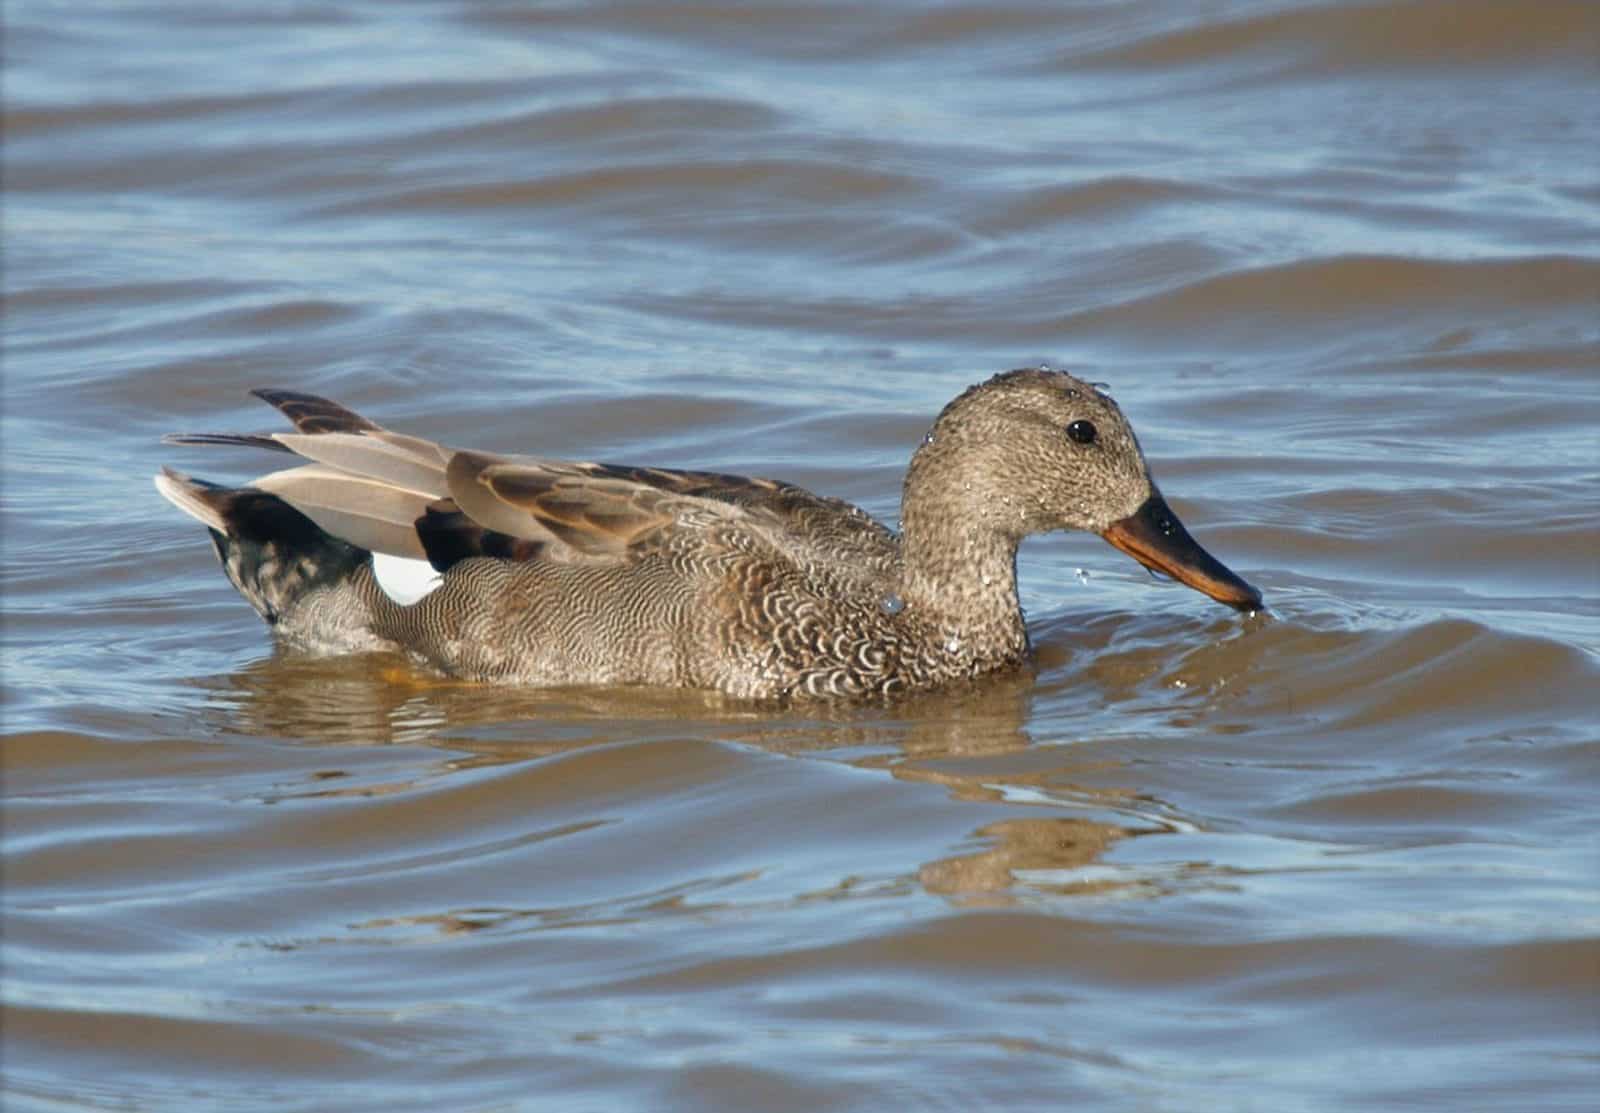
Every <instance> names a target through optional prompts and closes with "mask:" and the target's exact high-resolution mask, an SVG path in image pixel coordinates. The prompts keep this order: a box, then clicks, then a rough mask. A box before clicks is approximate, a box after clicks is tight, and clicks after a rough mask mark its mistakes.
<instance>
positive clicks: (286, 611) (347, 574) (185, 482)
mask: <svg viewBox="0 0 1600 1113" xmlns="http://www.w3.org/2000/svg"><path fill="white" fill-rule="evenodd" d="M155 484H156V490H158V491H160V492H161V494H162V495H163V496H165V497H166V499H167V500H168V501H169V502H171V503H172V504H173V505H174V506H176V507H177V508H178V509H179V510H182V511H183V512H184V513H185V514H188V515H189V516H190V517H192V518H195V519H196V520H198V521H200V522H201V523H203V524H204V525H205V526H206V527H207V528H208V529H209V530H210V531H211V543H212V545H214V546H215V547H216V550H217V557H218V558H219V559H220V560H221V561H222V568H223V571H224V572H226V573H227V576H228V579H229V580H231V581H233V586H234V587H236V588H238V589H239V594H240V595H242V596H244V598H245V600H246V601H247V602H248V603H249V604H250V605H251V606H252V607H254V608H255V609H256V612H257V613H258V614H260V615H261V617H262V618H264V619H266V620H267V624H268V625H270V626H273V627H274V628H277V629H279V630H280V632H282V633H285V634H288V635H291V636H292V635H295V634H296V633H297V632H300V630H299V628H301V627H305V628H308V629H310V628H321V629H326V628H329V627H330V626H331V625H335V624H330V623H328V622H327V621H326V620H327V619H328V618H331V617H334V616H332V615H323V614H320V613H317V612H321V611H323V610H325V609H326V608H327V607H328V606H332V607H335V608H347V609H356V608H361V609H364V607H362V606H361V602H360V594H361V593H360V592H359V591H356V590H353V586H354V585H353V580H354V577H355V576H356V574H357V572H359V571H360V570H361V569H362V568H364V567H366V566H368V565H369V564H370V562H371V559H372V554H371V553H369V552H368V551H367V550H366V549H362V548H358V547H357V546H355V545H352V544H350V543H349V542H347V541H341V540H340V539H339V538H337V537H334V536H333V535H332V534H330V533H327V532H326V531H324V530H323V529H321V528H320V527H319V526H318V525H317V524H316V523H315V522H313V521H312V520H311V519H310V518H308V517H306V516H305V515H304V514H302V513H300V511H298V510H296V509H295V508H294V507H292V506H290V505H289V504H288V503H286V502H284V501H283V500H282V499H280V498H279V497H278V496H277V495H274V494H270V493H268V492H266V491H261V490H257V489H256V488H254V487H224V486H222V485H220V484H217V483H208V482H207V481H205V480H203V479H195V478H193V477H191V476H187V475H184V474H183V473H182V472H179V471H174V470H173V469H171V468H162V469H161V474H160V475H158V476H156V477H155ZM349 617H350V618H354V619H357V621H356V622H354V623H351V624H350V625H351V626H354V627H356V628H360V627H361V626H364V625H365V623H364V622H362V621H360V618H362V617H364V616H358V615H355V614H352V615H350V616H349Z"/></svg>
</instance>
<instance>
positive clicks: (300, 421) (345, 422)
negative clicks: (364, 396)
mask: <svg viewBox="0 0 1600 1113" xmlns="http://www.w3.org/2000/svg"><path fill="white" fill-rule="evenodd" d="M250 393H251V394H253V395H255V396H256V397H257V398H259V399H261V400H262V401H263V402H265V403H267V404H268V405H269V406H273V407H275V408H276V409H277V410H278V412H279V413H281V414H283V416H284V417H286V418H288V419H289V420H290V421H292V422H294V427H295V429H297V430H298V431H299V432H302V433H369V432H376V431H378V430H380V429H382V428H383V426H381V425H378V424H377V423H375V422H371V421H368V420H367V419H366V418H364V417H362V416H361V415H360V414H358V413H356V412H355V411H353V410H347V409H345V408H344V407H343V406H341V405H339V403H337V402H330V401H328V399H326V398H323V397H321V396H319V395H316V394H304V393H302V392H300V391H298V390H274V389H272V388H270V387H262V388H261V389H259V390H252V391H251V392H250Z"/></svg>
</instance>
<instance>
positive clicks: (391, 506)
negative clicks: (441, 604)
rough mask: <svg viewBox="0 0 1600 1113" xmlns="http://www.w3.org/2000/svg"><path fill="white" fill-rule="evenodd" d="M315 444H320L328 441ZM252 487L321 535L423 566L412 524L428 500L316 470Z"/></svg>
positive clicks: (289, 472) (268, 478)
mask: <svg viewBox="0 0 1600 1113" xmlns="http://www.w3.org/2000/svg"><path fill="white" fill-rule="evenodd" d="M315 439H317V440H324V439H327V435H324V436H318V437H316V438H315ZM251 486H252V487H255V488H256V489H258V490H261V491H266V492H268V493H269V494H274V495H277V496H278V497H279V498H280V499H282V500H283V501H284V502H286V503H288V504H289V505H290V506H292V507H294V508H295V509H296V510H298V511H300V513H302V514H304V515H305V516H306V517H307V518H310V519H311V520H312V521H313V522H315V523H317V525H318V527H320V528H321V529H322V530H323V531H324V532H326V533H330V534H332V535H333V536H335V537H337V538H339V539H341V540H343V541H348V542H349V543H350V544H352V545H356V546H359V547H360V548H363V549H368V550H370V551H372V552H376V553H389V554H391V555H393V556H398V557H406V558H408V559H411V560H422V561H426V560H427V556H428V554H427V552H426V551H425V550H424V549H423V547H422V541H421V539H420V538H418V536H417V530H416V521H417V519H418V518H420V517H421V516H422V515H423V513H424V512H425V511H426V510H427V508H428V504H429V503H430V502H432V501H433V499H432V497H431V496H429V495H426V494H422V493H419V492H416V491H408V490H404V489H402V488H399V487H395V486H393V485H392V484H389V483H387V482H385V481H384V480H381V479H375V478H372V477H369V476H364V475H353V474H351V473H350V472H346V471H340V470H339V469H337V468H330V467H324V466H321V465H317V464H306V465H304V466H302V467H298V468H288V469H286V470H284V471H278V472H273V473H272V474H271V475H264V476H262V477H261V478H260V479H257V480H255V481H254V482H253V483H251ZM163 493H165V492H163ZM169 497H170V496H169ZM180 505H181V504H180Z"/></svg>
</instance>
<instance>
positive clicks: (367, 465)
mask: <svg viewBox="0 0 1600 1113" xmlns="http://www.w3.org/2000/svg"><path fill="white" fill-rule="evenodd" d="M274 439H276V440H277V441H278V442H279V443H280V444H283V445H286V446H287V447H288V448H289V449H290V451H292V452H295V453H297V454H298V455H301V456H304V457H305V458H306V459H308V460H315V461H316V462H317V463H319V464H326V465H328V466H329V467H332V468H338V469H340V470H341V471H347V472H350V473H351V474H353V475H364V476H367V477H368V478H371V479H378V480H382V481H383V482H384V483H387V484H389V485H391V486H394V487H399V488H402V489H404V490H407V491H413V492H416V493H417V494H422V495H427V496H428V498H429V499H430V500H431V499H437V498H443V497H444V495H445V488H446V485H445V464H444V462H443V460H442V459H441V455H442V453H441V450H440V449H439V447H438V446H437V445H435V444H433V443H432V442H431V441H418V439H417V438H415V437H405V438H400V439H399V440H398V441H396V440H394V439H385V438H379V437H377V436H373V435H370V434H366V433H277V434H275V435H274ZM416 444H421V445H426V446H427V448H428V450H430V451H426V452H424V451H423V450H420V449H418V448H417V447H415V445H416Z"/></svg>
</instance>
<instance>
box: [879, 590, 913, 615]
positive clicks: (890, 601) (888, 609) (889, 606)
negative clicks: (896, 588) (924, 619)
mask: <svg viewBox="0 0 1600 1113" xmlns="http://www.w3.org/2000/svg"><path fill="white" fill-rule="evenodd" d="M878 609H879V610H881V611H882V612H883V613H884V614H887V615H897V614H899V613H900V612H901V611H903V610H905V609H906V601H905V600H904V599H902V598H900V596H898V595H896V594H895V593H894V592H892V591H891V592H890V593H889V594H887V595H885V596H884V597H883V598H882V599H879V600H878Z"/></svg>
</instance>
